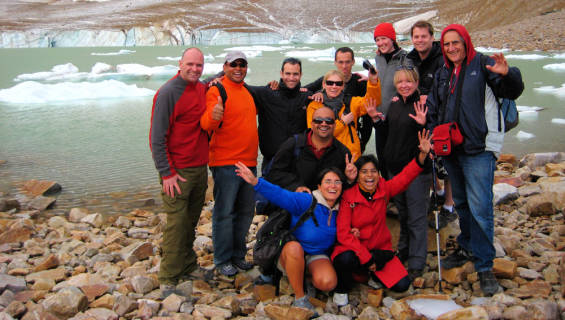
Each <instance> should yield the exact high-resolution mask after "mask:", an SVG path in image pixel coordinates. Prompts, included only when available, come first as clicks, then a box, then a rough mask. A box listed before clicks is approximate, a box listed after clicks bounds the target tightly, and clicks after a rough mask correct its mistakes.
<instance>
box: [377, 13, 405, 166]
mask: <svg viewBox="0 0 565 320" xmlns="http://www.w3.org/2000/svg"><path fill="white" fill-rule="evenodd" d="M373 38H374V39H375V43H376V45H377V48H378V50H377V54H376V56H375V63H376V65H377V70H378V71H379V80H380V81H381V97H382V102H381V105H380V106H378V111H379V112H382V113H383V114H384V115H385V116H386V114H387V111H388V108H389V106H390V103H391V99H392V97H394V95H395V94H396V88H395V87H394V73H395V72H396V70H397V69H398V68H399V67H401V66H408V67H409V68H412V66H413V63H412V61H410V60H409V59H408V58H407V57H406V55H407V54H408V52H406V51H405V50H403V49H401V48H400V47H399V46H398V44H397V43H396V31H394V27H393V26H392V24H391V23H388V22H384V23H381V24H379V25H377V26H376V27H375V31H374V32H373ZM374 127H375V147H376V151H377V157H378V158H379V160H382V159H383V152H384V146H385V143H386V136H385V135H384V130H381V129H382V128H381V127H382V121H378V122H376V123H374ZM383 163H384V161H379V164H380V165H381V168H379V169H380V171H381V174H384V175H386V174H387V173H386V172H387V171H386V168H384V167H382V164H383Z"/></svg>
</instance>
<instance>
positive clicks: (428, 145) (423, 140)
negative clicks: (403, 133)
mask: <svg viewBox="0 0 565 320" xmlns="http://www.w3.org/2000/svg"><path fill="white" fill-rule="evenodd" d="M432 136H433V135H432V134H430V130H426V129H422V131H420V132H418V141H419V142H420V145H418V148H419V149H420V154H422V153H423V154H424V156H426V155H428V153H429V152H430V150H431V149H432ZM422 162H423V161H422Z"/></svg>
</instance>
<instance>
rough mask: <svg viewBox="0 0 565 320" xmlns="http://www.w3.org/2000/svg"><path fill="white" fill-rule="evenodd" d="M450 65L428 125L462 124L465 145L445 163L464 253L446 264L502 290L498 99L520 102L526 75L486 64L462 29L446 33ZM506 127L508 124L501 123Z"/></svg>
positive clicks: (438, 80)
mask: <svg viewBox="0 0 565 320" xmlns="http://www.w3.org/2000/svg"><path fill="white" fill-rule="evenodd" d="M441 48H442V51H443V57H444V60H445V65H444V66H443V67H441V68H440V69H439V70H438V72H437V73H436V77H435V80H434V85H433V87H432V90H431V91H430V93H429V95H428V99H427V105H428V107H429V111H428V117H429V118H428V123H429V125H430V127H431V128H432V129H433V128H434V127H435V126H437V125H439V124H442V123H448V122H457V124H458V125H459V128H460V130H461V133H462V134H463V137H464V141H463V143H462V144H461V145H459V146H458V147H456V148H454V149H453V150H452V152H451V154H450V155H449V156H447V157H446V158H445V159H446V161H445V166H446V168H447V172H448V174H449V177H450V179H451V182H452V187H453V198H454V200H455V209H456V210H457V213H458V214H459V225H460V228H461V234H460V235H459V236H458V237H457V242H458V244H459V248H458V249H457V250H456V251H455V252H454V253H452V254H451V255H449V256H447V257H446V258H444V259H443V260H442V267H444V268H446V269H451V268H454V267H458V266H461V265H463V264H465V263H466V262H467V261H473V263H474V265H475V270H476V271H477V272H478V274H479V280H480V286H481V290H482V291H483V293H484V294H485V295H493V294H494V293H496V292H497V291H498V290H499V286H498V282H497V281H496V278H495V277H494V274H493V273H492V265H493V259H494V257H495V249H494V245H493V238H494V217H493V204H492V199H493V192H492V186H493V181H494V170H495V169H496V158H497V157H498V155H499V153H500V150H501V149H502V143H503V140H504V127H502V128H501V130H499V129H500V128H499V126H498V124H499V121H500V120H501V119H500V117H501V112H500V110H499V108H498V103H497V101H496V97H502V98H508V99H516V98H518V97H519V96H520V94H521V93H522V91H523V90H524V83H523V82H522V75H521V74H520V70H519V69H518V68H515V67H512V68H510V67H508V63H507V62H506V59H505V58H504V55H502V54H501V53H499V54H494V55H493V56H492V57H488V58H487V59H486V64H485V66H483V63H482V62H481V60H482V59H481V55H482V54H481V53H478V52H476V51H475V48H474V47H473V43H472V42H471V38H470V36H469V33H468V32H467V30H466V29H465V27H463V26H462V25H458V24H452V25H449V26H447V27H446V28H445V29H444V30H443V32H442V34H441ZM502 123H504V121H502Z"/></svg>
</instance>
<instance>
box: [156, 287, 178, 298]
mask: <svg viewBox="0 0 565 320" xmlns="http://www.w3.org/2000/svg"><path fill="white" fill-rule="evenodd" d="M176 288H177V287H176V286H175V285H174V284H161V285H160V286H159V289H160V290H161V299H165V298H166V297H168V296H170V295H171V294H173V293H176Z"/></svg>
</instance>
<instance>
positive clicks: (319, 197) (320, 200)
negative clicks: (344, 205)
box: [312, 189, 339, 211]
mask: <svg viewBox="0 0 565 320" xmlns="http://www.w3.org/2000/svg"><path fill="white" fill-rule="evenodd" d="M312 195H313V196H314V197H315V198H316V200H317V201H318V204H321V205H323V206H324V207H326V208H328V209H330V211H332V210H334V211H335V210H339V201H336V203H335V205H334V206H333V207H331V208H330V205H329V204H328V202H327V201H326V199H325V198H324V196H322V192H321V191H320V190H318V189H316V190H314V191H312ZM338 200H339V199H338Z"/></svg>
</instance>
